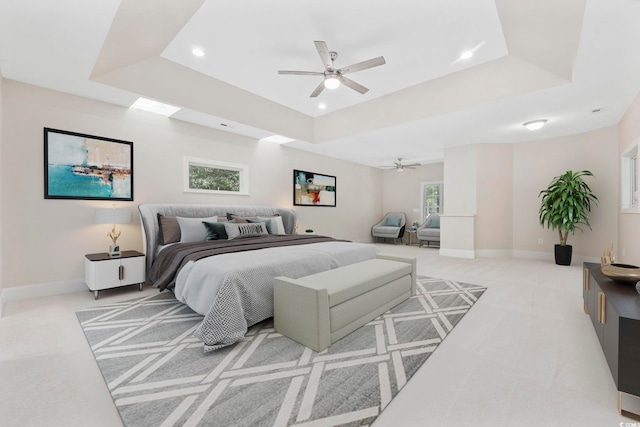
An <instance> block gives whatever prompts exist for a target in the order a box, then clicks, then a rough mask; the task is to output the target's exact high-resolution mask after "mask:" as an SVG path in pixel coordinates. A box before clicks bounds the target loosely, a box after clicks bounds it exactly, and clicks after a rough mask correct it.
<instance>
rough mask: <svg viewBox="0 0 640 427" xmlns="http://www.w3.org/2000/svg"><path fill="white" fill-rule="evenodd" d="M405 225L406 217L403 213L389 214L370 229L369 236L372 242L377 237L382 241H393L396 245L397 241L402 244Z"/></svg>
mask: <svg viewBox="0 0 640 427" xmlns="http://www.w3.org/2000/svg"><path fill="white" fill-rule="evenodd" d="M406 223H407V217H406V215H405V214H404V212H389V213H387V214H386V215H385V216H384V218H382V221H380V222H379V223H377V224H376V225H374V226H373V227H371V235H372V236H373V238H374V240H375V239H376V238H378V237H380V238H382V239H383V241H384V239H393V243H394V244H395V243H396V240H397V239H400V241H401V242H402V236H404V228H405V225H406Z"/></svg>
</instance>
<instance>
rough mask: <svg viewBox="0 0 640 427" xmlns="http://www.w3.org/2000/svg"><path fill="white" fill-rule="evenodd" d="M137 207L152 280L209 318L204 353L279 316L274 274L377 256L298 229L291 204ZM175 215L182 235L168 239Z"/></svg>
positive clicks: (297, 273)
mask: <svg viewBox="0 0 640 427" xmlns="http://www.w3.org/2000/svg"><path fill="white" fill-rule="evenodd" d="M138 210H139V212H140V220H141V225H142V229H143V236H144V237H143V239H144V247H145V253H146V256H147V282H150V283H153V285H154V286H157V287H159V288H160V289H161V290H164V289H169V290H171V291H172V292H173V293H174V294H175V296H176V298H177V299H178V300H179V301H181V302H183V303H185V304H187V305H188V306H189V307H190V308H191V309H192V310H194V311H195V312H197V313H200V314H202V315H203V316H204V319H203V321H202V323H201V324H200V325H199V327H198V328H197V330H196V332H195V333H194V335H195V336H196V337H198V338H199V339H200V340H202V341H203V343H204V349H205V351H211V350H215V349H218V348H221V347H225V346H228V345H231V344H233V343H236V342H238V341H241V340H243V339H244V335H245V333H246V332H247V329H248V328H249V327H250V326H252V325H254V324H256V323H258V322H260V321H262V320H265V319H267V318H269V317H272V316H273V278H274V277H277V276H285V277H290V278H293V279H297V278H300V277H304V276H307V275H310V274H315V273H319V272H321V271H326V270H330V269H333V268H337V267H341V266H343V265H348V264H353V263H356V262H360V261H365V260H367V259H372V258H375V256H376V254H377V249H376V248H375V246H373V245H370V244H365V243H354V242H348V241H344V240H337V239H333V238H330V237H326V236H316V235H295V234H294V228H295V224H296V216H295V212H294V211H293V210H291V209H286V208H279V207H271V206H224V205H190V204H142V205H140V206H139V207H138ZM229 218H233V221H231V222H229ZM174 219H175V220H174ZM175 221H179V223H178V225H179V226H180V227H181V228H180V230H181V232H182V233H178V234H179V235H180V239H181V241H177V242H173V241H172V242H170V243H167V236H168V235H171V233H173V231H172V230H171V229H168V228H167V223H169V222H171V224H174V222H175ZM203 221H204V222H205V223H206V224H204V223H203ZM234 221H237V222H234ZM216 222H217V223H216ZM172 226H173V227H174V228H175V224H174V225H172ZM198 227H201V228H198ZM220 228H223V229H225V230H226V231H228V232H229V233H230V234H229V235H230V236H231V238H230V239H224V238H220V237H221V236H219V235H217V234H216V233H215V232H214V231H216V232H218V230H219V229H220ZM203 230H204V232H203ZM238 230H240V233H242V230H249V231H250V232H249V234H247V236H248V237H245V236H244V235H243V236H242V237H240V236H239V235H237V234H234V233H238ZM163 231H164V234H163ZM254 232H255V234H251V233H254ZM202 233H204V238H203V240H200V238H202V235H203V234H202ZM222 234H224V233H222ZM207 236H208V238H210V239H211V238H213V240H204V239H207ZM215 237H218V238H217V239H215ZM171 238H172V239H173V240H175V238H176V237H175V236H173V235H171ZM194 239H195V240H194Z"/></svg>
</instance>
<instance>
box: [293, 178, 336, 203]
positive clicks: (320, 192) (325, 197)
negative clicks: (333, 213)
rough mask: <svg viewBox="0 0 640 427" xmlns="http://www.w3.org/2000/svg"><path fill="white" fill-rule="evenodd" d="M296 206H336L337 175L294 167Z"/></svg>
mask: <svg viewBox="0 0 640 427" xmlns="http://www.w3.org/2000/svg"><path fill="white" fill-rule="evenodd" d="M293 204H294V205H295V206H331V207H335V206H336V177H335V176H332V175H324V174H319V173H315V172H306V171H301V170H296V169H294V171H293Z"/></svg>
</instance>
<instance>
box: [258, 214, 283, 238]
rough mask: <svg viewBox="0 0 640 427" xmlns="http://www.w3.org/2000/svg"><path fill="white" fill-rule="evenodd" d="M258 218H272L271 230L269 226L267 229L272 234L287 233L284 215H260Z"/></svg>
mask: <svg viewBox="0 0 640 427" xmlns="http://www.w3.org/2000/svg"><path fill="white" fill-rule="evenodd" d="M258 219H269V220H271V230H269V227H267V231H269V233H270V234H282V235H284V234H287V232H286V231H285V229H284V224H283V223H282V217H281V216H280V215H275V216H259V217H258ZM267 224H269V223H267Z"/></svg>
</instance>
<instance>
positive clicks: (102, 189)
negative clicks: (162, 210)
mask: <svg viewBox="0 0 640 427" xmlns="http://www.w3.org/2000/svg"><path fill="white" fill-rule="evenodd" d="M44 198H45V199H82V200H122V201H133V142H130V141H121V140H118V139H112V138H104V137H101V136H95V135H85V134H82V133H76V132H68V131H64V130H57V129H50V128H44Z"/></svg>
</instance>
